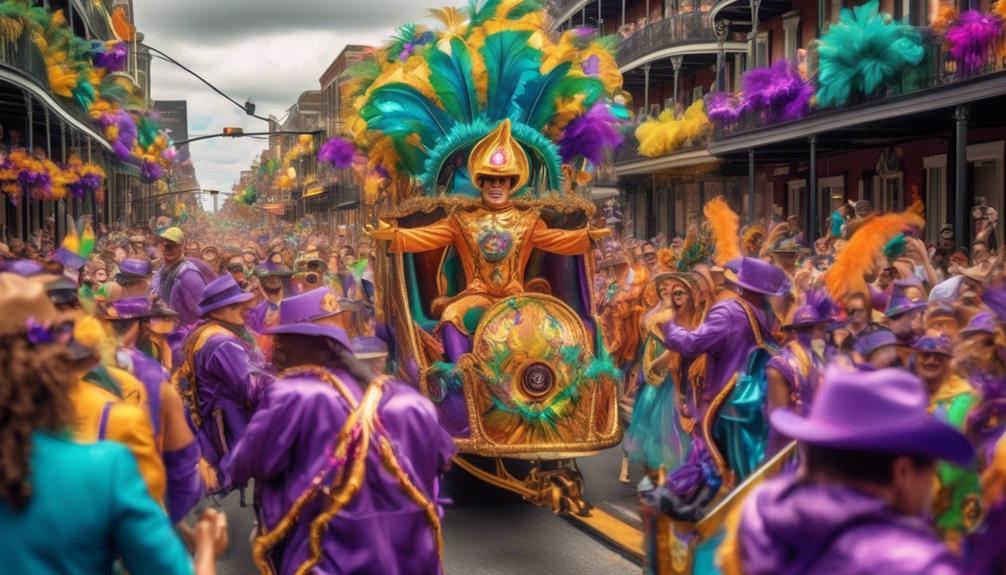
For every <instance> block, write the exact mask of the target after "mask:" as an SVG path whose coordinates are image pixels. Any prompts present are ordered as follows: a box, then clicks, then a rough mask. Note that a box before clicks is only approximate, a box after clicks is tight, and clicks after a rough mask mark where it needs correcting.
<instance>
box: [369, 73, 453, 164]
mask: <svg viewBox="0 0 1006 575" xmlns="http://www.w3.org/2000/svg"><path fill="white" fill-rule="evenodd" d="M360 117H362V118H363V119H364V120H365V121H366V122H367V127H368V128H370V129H371V130H378V131H380V132H382V133H384V134H385V135H387V136H391V137H392V138H393V139H394V140H395V142H396V143H398V142H399V141H404V139H405V138H406V137H407V136H408V135H409V134H413V133H415V134H419V137H420V139H421V140H422V142H423V145H424V146H426V147H427V148H432V147H434V146H436V144H437V142H438V141H439V140H440V139H441V138H443V137H445V136H446V135H447V133H448V131H449V130H450V129H451V127H452V126H453V125H454V119H453V118H451V117H450V116H449V115H448V114H447V113H446V112H444V111H443V110H441V109H440V108H438V107H437V106H436V104H435V103H434V102H432V101H430V99H429V98H427V97H426V96H424V95H423V94H421V93H419V92H418V91H417V90H416V89H415V88H413V87H412V86H409V85H407V84H401V83H393V84H387V85H385V86H381V87H380V88H378V89H376V90H374V91H373V92H372V93H371V94H370V98H369V99H368V101H367V104H366V106H365V107H364V108H363V110H361V112H360ZM420 165H421V164H420Z"/></svg>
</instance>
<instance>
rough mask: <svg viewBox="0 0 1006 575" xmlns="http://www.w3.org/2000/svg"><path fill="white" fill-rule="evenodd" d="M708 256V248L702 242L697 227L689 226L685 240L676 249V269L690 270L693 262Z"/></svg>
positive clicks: (701, 260) (698, 261)
mask: <svg viewBox="0 0 1006 575" xmlns="http://www.w3.org/2000/svg"><path fill="white" fill-rule="evenodd" d="M708 258H709V249H708V248H707V247H706V245H705V244H704V243H702V238H700V237H699V229H698V228H697V227H695V226H692V227H690V228H689V229H688V233H687V234H686V235H685V241H684V242H682V243H681V249H680V250H679V251H678V271H679V272H688V271H691V270H692V267H693V266H694V265H695V264H697V263H700V262H703V261H706V260H707V259H708Z"/></svg>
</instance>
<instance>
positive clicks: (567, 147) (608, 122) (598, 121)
mask: <svg viewBox="0 0 1006 575" xmlns="http://www.w3.org/2000/svg"><path fill="white" fill-rule="evenodd" d="M618 123H619V122H618V119H616V118H615V116H614V115H612V113H611V110H609V109H608V106H607V105H606V104H604V103H603V102H598V103H596V104H594V107H593V108H591V109H590V111H588V112H587V113H586V114H584V115H582V116H580V117H579V118H577V119H575V120H573V121H572V122H570V123H569V125H567V126H566V129H564V130H563V131H562V137H560V138H559V155H560V156H561V157H562V161H563V162H566V163H569V162H570V161H571V160H572V159H573V158H575V157H577V156H583V157H584V158H587V160H588V161H589V162H590V163H591V164H594V165H595V166H597V165H599V164H600V163H601V162H603V161H604V151H605V150H606V149H608V150H613V149H615V148H616V147H618V145H619V144H621V143H622V134H621V133H619V131H618Z"/></svg>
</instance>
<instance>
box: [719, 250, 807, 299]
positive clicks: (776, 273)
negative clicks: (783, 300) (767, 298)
mask: <svg viewBox="0 0 1006 575" xmlns="http://www.w3.org/2000/svg"><path fill="white" fill-rule="evenodd" d="M724 275H725V276H726V278H727V280H729V281H730V282H731V283H733V284H735V285H737V286H740V287H742V288H744V289H746V290H751V291H753V292H755V293H760V294H762V295H782V294H784V293H786V292H788V291H789V290H790V288H791V287H792V286H791V285H790V283H789V279H787V278H786V274H785V273H784V272H783V271H782V270H781V269H779V268H777V267H775V266H774V265H772V264H769V263H766V262H763V261H761V260H759V259H757V258H749V257H744V258H740V267H739V271H737V272H735V271H733V270H731V269H726V270H725V271H724Z"/></svg>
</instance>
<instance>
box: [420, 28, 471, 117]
mask: <svg viewBox="0 0 1006 575" xmlns="http://www.w3.org/2000/svg"><path fill="white" fill-rule="evenodd" d="M427 63H428V64H429V66H430V85H431V86H433V90H434V91H435V92H436V93H437V97H438V98H440V101H441V102H443V104H444V109H445V110H446V111H447V112H448V113H449V114H451V115H452V116H454V118H456V119H457V120H459V121H463V122H470V121H472V120H474V119H475V118H476V117H477V116H478V112H479V102H478V97H477V96H476V94H475V85H474V84H473V83H472V58H471V54H469V53H468V46H467V45H466V44H465V43H464V41H462V40H461V39H459V38H453V39H451V53H450V54H446V53H444V52H442V51H441V50H431V51H430V55H429V58H428V60H427Z"/></svg>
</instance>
